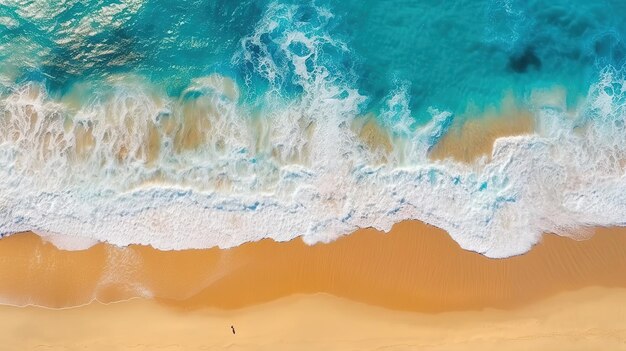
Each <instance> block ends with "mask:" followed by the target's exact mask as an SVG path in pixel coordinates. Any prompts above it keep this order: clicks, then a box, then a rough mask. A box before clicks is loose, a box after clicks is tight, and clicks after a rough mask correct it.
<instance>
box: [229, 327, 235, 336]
mask: <svg viewBox="0 0 626 351" xmlns="http://www.w3.org/2000/svg"><path fill="white" fill-rule="evenodd" d="M230 329H231V330H232V331H233V334H235V327H233V326H232V325H231V326H230Z"/></svg>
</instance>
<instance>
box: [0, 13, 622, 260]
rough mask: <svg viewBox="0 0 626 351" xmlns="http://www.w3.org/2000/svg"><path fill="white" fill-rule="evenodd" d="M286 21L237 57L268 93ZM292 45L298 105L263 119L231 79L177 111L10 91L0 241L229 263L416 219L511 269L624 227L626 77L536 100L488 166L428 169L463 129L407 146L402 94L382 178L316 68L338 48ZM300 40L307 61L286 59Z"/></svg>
mask: <svg viewBox="0 0 626 351" xmlns="http://www.w3.org/2000/svg"><path fill="white" fill-rule="evenodd" d="M277 16H278V17H280V16H286V17H285V18H286V19H287V20H288V16H289V11H286V12H285V13H278V14H276V13H274V14H270V15H268V16H267V18H266V20H265V21H264V22H262V23H260V24H259V25H258V26H257V31H256V32H255V33H253V34H252V35H251V36H250V37H249V38H247V39H246V40H244V42H242V44H243V45H242V47H243V49H242V50H243V51H242V53H241V55H239V56H237V58H236V59H237V60H251V63H253V64H254V65H256V66H255V67H256V68H257V70H258V72H259V73H260V74H262V75H265V77H266V78H267V80H268V81H269V82H270V86H271V87H272V86H276V85H279V84H282V82H283V80H284V79H285V75H284V74H283V73H284V69H285V68H284V67H279V66H278V65H277V64H276V63H275V62H274V61H273V60H272V57H271V55H270V54H269V51H268V52H265V55H264V56H263V55H261V56H260V58H257V57H255V58H253V57H252V56H251V55H247V54H246V49H245V48H246V45H245V44H246V42H252V43H256V44H255V45H259V46H262V45H263V43H262V42H261V41H260V40H258V38H260V35H262V34H263V33H265V32H266V31H269V30H272V28H273V26H275V25H277V24H276V23H275V22H272V21H271V20H270V19H273V18H277ZM294 26H296V25H294ZM285 33H286V34H285V36H284V37H281V38H277V39H276V40H278V41H280V42H279V43H278V44H280V45H279V46H280V47H281V48H282V50H284V51H285V56H286V57H288V58H289V60H290V62H291V64H292V65H293V67H294V77H295V79H296V84H297V85H298V86H300V87H302V90H303V93H302V94H301V96H299V97H298V98H289V99H287V98H283V97H281V96H280V95H279V93H278V90H274V89H270V91H269V92H268V93H267V94H266V96H265V97H264V99H265V103H266V105H267V106H268V107H266V108H264V109H263V113H262V115H258V113H257V112H256V111H253V110H252V109H251V108H249V107H247V106H245V104H243V103H241V101H240V99H239V96H240V95H241V92H240V91H239V88H238V87H236V84H234V83H233V82H232V81H230V80H228V79H226V78H223V77H219V76H210V77H203V78H198V79H197V80H196V81H194V82H193V83H192V84H191V85H190V87H189V88H188V89H187V90H186V91H185V93H184V94H183V96H182V97H181V98H180V99H173V98H171V97H167V95H166V94H164V93H162V92H161V91H160V90H159V89H158V88H156V87H151V86H150V85H149V84H148V83H146V82H143V81H142V80H141V78H139V77H132V76H124V77H110V79H109V80H107V81H105V82H99V83H92V84H93V86H90V85H89V83H82V84H77V85H76V86H75V88H74V93H70V94H67V95H65V96H64V97H63V98H55V97H51V96H48V94H47V92H46V91H45V89H44V88H43V87H41V86H37V85H34V84H26V85H22V86H14V87H11V88H10V89H9V90H10V91H9V93H7V94H6V95H4V96H3V97H2V100H1V101H0V112H1V114H0V233H3V234H8V233H14V232H19V231H27V230H33V231H35V232H39V233H43V234H45V235H46V236H48V237H50V236H52V237H54V235H55V234H62V235H63V238H64V239H63V242H62V243H61V242H59V245H61V246H62V247H66V248H78V246H76V247H75V246H72V245H71V244H68V239H67V238H68V237H76V238H77V239H80V240H78V241H77V242H79V243H81V244H80V245H79V246H80V247H81V248H82V247H84V243H85V242H95V241H106V242H109V243H113V244H116V245H128V244H131V243H139V244H150V245H152V246H154V247H156V248H158V249H184V248H206V247H212V246H219V247H222V248H225V247H232V246H236V245H240V244H242V243H244V242H248V241H255V240H260V239H263V238H272V239H274V240H278V241H285V240H290V239H293V238H295V237H297V236H299V235H301V236H303V238H304V240H305V241H306V242H307V243H315V242H320V241H321V242H328V241H331V240H333V239H335V238H337V237H338V236H340V235H343V234H347V233H350V232H352V231H354V230H355V229H357V228H362V227H375V228H377V229H381V230H385V231H387V230H389V229H390V228H391V226H392V225H393V224H394V223H397V222H399V221H403V220H407V219H418V220H421V221H424V222H426V223H430V224H432V225H435V226H438V227H441V228H443V229H445V230H446V231H448V232H449V233H450V235H451V236H452V237H453V239H454V240H456V241H457V242H458V243H459V244H460V245H461V246H462V247H463V248H465V249H468V250H473V251H477V252H480V253H482V254H485V255H487V256H490V257H507V256H511V255H516V254H521V253H523V252H525V251H527V250H529V249H530V247H531V246H532V245H533V244H535V243H536V242H537V241H538V240H539V238H540V236H541V234H542V233H544V232H555V233H558V234H561V235H569V236H574V235H577V234H576V233H580V230H581V228H587V227H591V226H610V225H623V224H624V223H625V222H626V180H625V179H624V160H625V156H626V154H625V153H626V130H624V128H625V127H624V125H625V122H626V121H625V119H626V111H625V110H624V103H626V91H624V90H626V88H623V86H624V83H625V81H624V76H623V75H622V74H621V73H620V72H618V71H616V70H614V69H611V68H607V69H606V70H605V72H604V73H603V74H602V76H601V79H600V80H599V81H598V82H597V84H595V85H594V86H593V87H592V88H591V90H590V91H589V94H588V97H587V99H586V101H585V102H584V103H583V104H582V105H581V106H580V107H579V108H578V109H577V110H576V111H569V112H568V111H566V109H565V103H564V101H562V100H559V99H557V100H556V101H555V100H554V99H546V98H545V95H542V96H540V98H536V99H531V101H526V102H525V103H526V104H527V105H528V106H529V108H530V109H531V112H532V113H533V114H534V118H535V120H536V125H537V131H536V133H534V134H533V135H528V136H517V137H507V138H501V139H499V140H497V141H496V143H495V145H494V151H493V155H492V160H491V161H490V162H487V160H486V159H483V160H481V161H479V162H478V163H477V164H476V165H464V164H459V163H455V162H453V161H438V162H434V161H430V160H429V159H428V158H427V154H428V149H429V148H430V147H432V144H433V143H434V142H436V141H437V140H438V139H439V138H440V136H441V135H442V133H443V132H445V129H446V128H445V126H446V125H447V123H449V121H450V118H452V115H451V113H449V112H446V111H438V110H437V109H436V108H432V109H431V113H432V115H433V116H432V118H431V122H430V124H428V125H426V126H423V127H421V128H418V129H417V131H413V126H411V122H410V117H411V111H410V110H409V108H408V103H407V101H406V99H407V98H408V97H407V96H406V95H407V94H406V92H405V90H403V89H402V88H398V90H397V91H396V92H392V93H390V95H389V98H388V105H389V111H400V112H396V114H395V115H393V116H391V115H390V116H387V115H385V114H383V115H382V116H380V120H381V122H380V123H381V124H383V125H385V124H386V123H387V122H386V121H389V120H394V123H393V125H392V126H385V127H386V129H387V130H388V134H389V135H392V137H390V138H391V141H392V144H393V150H392V151H390V152H389V153H388V154H385V157H386V160H387V162H386V163H384V164H379V163H378V162H377V160H380V157H381V153H384V151H382V150H381V149H376V150H372V149H370V148H369V147H368V146H367V145H366V144H365V143H364V142H363V141H362V140H360V139H359V137H358V136H357V133H355V131H353V128H352V126H353V121H354V120H355V119H357V118H359V117H358V114H359V113H360V109H359V106H360V104H361V103H362V102H363V100H364V97H363V96H361V95H360V94H359V93H358V91H357V90H356V89H355V88H353V87H351V85H350V84H349V83H347V82H346V81H344V80H343V79H341V78H342V77H336V76H333V74H332V73H331V71H330V70H328V69H327V68H326V67H325V66H324V65H323V64H322V63H321V62H318V58H317V57H316V55H317V54H316V53H317V50H318V49H319V47H320V46H321V45H325V44H328V43H329V42H332V39H331V38H329V37H328V36H325V35H324V33H321V34H319V33H318V34H315V32H313V34H311V32H310V31H308V32H301V31H298V28H297V26H296V27H294V28H292V29H291V30H287V31H285ZM293 41H298V42H300V43H303V45H304V46H305V47H306V48H307V50H306V51H305V52H304V53H299V54H296V53H293V52H291V51H290V48H289V44H290V43H292V42H293ZM333 45H336V46H337V47H342V44H341V43H338V42H337V43H333ZM344 49H345V50H347V48H344ZM261 53H263V50H261ZM302 55H304V56H302ZM307 59H310V60H312V62H314V63H315V65H313V66H311V65H308V66H307V64H306V60H307ZM98 84H100V85H102V86H103V87H102V88H98V87H97V85H98ZM622 89H624V90H622ZM83 91H89V92H91V93H90V95H89V96H88V97H84V96H81V92H83ZM394 106H395V107H396V108H394ZM390 113H391V112H390ZM398 113H399V115H398ZM52 240H54V239H52ZM70 241H71V240H70Z"/></svg>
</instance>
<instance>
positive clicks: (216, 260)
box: [0, 221, 626, 312]
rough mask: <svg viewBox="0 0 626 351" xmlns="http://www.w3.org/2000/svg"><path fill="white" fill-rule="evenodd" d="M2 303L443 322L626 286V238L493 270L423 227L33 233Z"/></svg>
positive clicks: (14, 264) (568, 246)
mask: <svg viewBox="0 0 626 351" xmlns="http://www.w3.org/2000/svg"><path fill="white" fill-rule="evenodd" d="M0 260H1V261H0V263H2V264H1V265H0V297H2V298H3V299H4V301H5V302H8V303H11V304H17V305H26V304H38V305H43V306H47V307H68V306H76V305H81V304H85V303H88V302H90V301H92V300H93V299H98V300H99V301H102V302H113V301H119V300H124V299H128V298H131V297H138V296H141V297H154V298H156V299H157V300H158V301H160V302H162V303H165V304H168V305H170V306H174V307H177V308H182V309H195V308H201V307H214V308H221V309H235V308H242V307H246V306H251V305H255V304H259V303H264V302H268V301H272V300H275V299H278V298H281V297H285V296H289V295H292V294H312V293H327V294H331V295H334V296H338V297H342V298H346V299H350V300H353V301H357V302H363V303H367V304H370V305H376V306H382V307H385V308H391V309H398V310H407V311H419V312H442V311H454V310H471V309H482V308H488V307H492V308H514V307H518V306H521V305H524V304H527V303H530V302H533V301H536V300H539V299H542V298H545V297H548V296H551V295H554V294H557V293H560V292H564V291H572V290H576V289H580V288H584V287H588V286H602V287H626V230H624V229H598V230H597V233H596V235H594V236H593V237H592V238H591V239H589V240H585V241H574V240H572V239H569V238H564V237H558V236H555V235H546V236H544V238H543V241H542V242H541V243H540V244H538V245H536V246H535V247H534V248H533V249H532V250H531V251H530V252H528V253H526V254H524V255H521V256H516V257H511V258H508V259H500V260H494V259H489V258H486V257H484V256H481V255H479V254H476V253H473V252H469V251H465V250H462V249H461V248H460V247H459V246H458V244H457V243H456V242H454V241H453V240H452V239H451V238H450V237H449V236H448V234H447V233H446V232H444V231H442V230H440V229H437V228H435V227H432V226H428V225H425V224H423V223H421V222H417V221H409V222H403V223H399V224H397V225H396V226H394V228H393V229H392V231H391V232H390V233H388V234H384V233H381V232H378V231H376V230H372V229H364V230H360V231H358V232H356V233H354V234H352V235H348V236H345V237H342V238H340V239H338V240H336V241H335V242H332V243H330V244H318V245H314V246H308V245H306V244H304V243H303V242H302V241H301V240H300V239H296V240H292V241H289V242H283V243H277V242H274V241H272V240H262V241H260V242H256V243H247V244H244V245H241V246H239V247H236V248H232V249H228V250H220V249H217V248H215V249H207V250H183V251H159V250H155V249H153V248H151V247H146V246H136V245H132V246H129V247H125V248H120V247H115V246H112V245H108V244H98V245H96V246H93V247H91V248H89V249H87V250H82V251H64V250H59V249H57V248H56V247H55V246H53V245H52V244H50V243H46V242H44V241H42V240H41V239H40V238H39V237H38V236H36V235H34V234H16V235H13V236H10V237H7V238H4V239H2V240H0Z"/></svg>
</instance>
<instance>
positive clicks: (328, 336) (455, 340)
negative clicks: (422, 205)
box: [0, 288, 626, 351]
mask: <svg viewBox="0 0 626 351" xmlns="http://www.w3.org/2000/svg"><path fill="white" fill-rule="evenodd" d="M624 301H626V289H617V288H613V289H610V288H586V289H583V290H579V291H576V292H569V293H565V294H559V295H557V296H554V297H551V298H547V299H544V300H542V301H539V302H537V303H533V304H531V305H527V306H523V307H521V308H517V309H515V310H512V311H502V310H494V309H488V310H483V311H453V312H445V313H440V314H424V313H413V312H403V311H392V310H387V309H383V308H379V307H374V306H370V305H365V304H359V303H356V302H353V301H349V300H345V299H340V298H337V297H333V296H330V295H325V294H315V295H296V296H290V297H287V298H282V299H280V300H277V301H273V302H270V303H267V304H261V305H255V306H252V307H247V308H245V309H241V310H234V311H223V310H215V309H207V308H204V309H198V310H194V311H186V312H180V311H179V310H176V309H172V308H168V307H166V306H163V305H159V304H157V303H156V302H154V301H152V300H140V299H135V300H131V301H127V302H121V303H116V304H111V305H102V304H99V303H93V304H90V305H87V306H83V307H78V308H73V309H64V310H53V309H42V308H35V307H27V308H19V307H9V306H0V318H2V321H3V323H2V329H0V345H1V346H0V348H1V349H6V350H106V351H110V350H133V351H138V350H146V351H147V350H165V351H174V350H177V351H182V350H254V351H263V350H268V351H269V350H271V351H280V350H298V351H308V350H311V351H319V350H325V351H326V350H329V351H330V350H340V351H345V350H362V351H366V350H372V351H373V350H389V351H392V350H398V351H399V350H420V351H421V350H442V351H443V350H446V351H454V350H481V351H489V350H494V351H501V350H507V351H513V350H524V351H525V350H559V351H561V350H568V351H569V350H594V351H595V350H612V351H616V350H626V304H624ZM231 325H232V326H233V327H234V328H235V332H236V334H233V333H232V331H231Z"/></svg>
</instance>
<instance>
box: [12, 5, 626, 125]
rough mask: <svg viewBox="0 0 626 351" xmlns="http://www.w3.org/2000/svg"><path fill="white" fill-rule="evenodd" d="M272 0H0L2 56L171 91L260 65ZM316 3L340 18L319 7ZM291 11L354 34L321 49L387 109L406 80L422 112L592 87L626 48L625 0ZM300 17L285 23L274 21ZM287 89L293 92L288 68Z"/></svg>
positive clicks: (75, 75)
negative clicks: (239, 58) (248, 61)
mask: <svg viewBox="0 0 626 351" xmlns="http://www.w3.org/2000/svg"><path fill="white" fill-rule="evenodd" d="M284 3H289V2H284ZM291 3H293V4H300V3H301V2H299V1H293V2H291ZM270 4H272V3H271V2H268V1H242V2H232V1H163V0H161V1H112V0H107V1H65V2H63V3H62V4H58V3H57V2H56V1H27V0H13V1H11V0H7V1H4V2H3V5H2V7H0V16H2V18H3V20H2V24H1V25H0V47H1V48H2V50H1V51H0V62H2V64H3V66H5V67H6V66H10V67H11V69H12V70H13V71H17V77H15V80H16V81H18V82H23V81H25V80H26V81H27V80H36V81H44V82H45V84H46V85H47V86H48V87H49V88H50V89H51V90H52V91H55V92H59V93H60V94H62V93H63V92H64V91H65V90H66V89H68V86H70V85H71V84H72V83H74V82H76V81H84V80H98V79H102V78H103V77H106V76H109V75H112V74H125V73H133V74H138V75H141V76H143V77H146V79H147V80H149V81H150V82H152V83H153V84H156V85H159V86H161V87H164V88H165V89H166V90H167V92H168V94H170V95H177V94H180V92H181V91H182V90H183V89H184V88H185V87H186V86H187V85H188V84H189V82H190V80H191V79H193V78H194V77H198V76H206V75H209V74H210V73H214V72H218V73H221V74H225V75H228V76H231V77H233V78H235V79H237V80H238V81H242V80H243V79H244V78H245V77H248V76H250V75H254V74H253V73H251V71H252V69H251V68H250V67H247V66H246V65H242V64H236V63H233V57H236V55H237V52H238V51H239V50H240V49H241V41H242V39H243V38H244V37H245V36H246V35H248V34H249V33H251V32H252V31H253V30H254V26H255V25H256V23H257V22H258V21H259V20H260V19H261V17H262V16H263V13H264V11H265V10H266V9H267V8H268V7H269V6H270ZM115 6H117V9H114V10H109V11H108V12H107V11H106V9H107V7H109V8H115ZM314 6H317V7H324V9H326V10H328V11H329V12H330V13H332V16H333V18H330V19H326V18H321V17H323V16H321V15H320V14H319V13H318V11H317V10H316V9H314ZM296 11H297V14H296V15H295V17H296V18H295V19H294V21H299V22H302V23H303V24H306V25H303V26H301V27H299V29H302V30H304V31H309V32H310V33H312V32H315V31H318V32H324V33H327V34H328V35H330V36H331V37H332V38H333V39H334V40H337V41H341V42H343V43H345V45H347V50H346V51H342V50H337V48H336V47H333V45H327V47H324V48H322V50H321V51H323V52H321V53H320V55H323V56H324V57H322V58H320V59H321V60H322V61H324V64H325V65H327V66H328V67H332V69H333V74H337V75H341V76H343V77H342V79H346V80H351V81H353V82H354V83H353V84H355V86H356V87H358V89H359V91H360V93H361V94H363V95H365V96H366V97H368V101H367V104H365V105H364V108H365V109H371V110H374V111H376V110H377V109H380V107H381V105H383V103H382V101H383V100H384V99H385V97H386V96H387V95H389V94H390V93H391V92H392V91H394V90H395V89H398V88H399V87H405V88H406V89H408V91H409V94H408V95H409V97H410V106H411V110H413V111H415V116H414V118H418V119H423V118H427V115H425V114H424V112H425V110H426V108H428V107H429V106H434V107H437V108H439V109H445V110H452V111H453V112H455V113H461V112H464V111H465V109H467V107H468V105H472V106H475V107H478V108H479V109H480V108H482V107H484V106H486V105H489V104H498V103H499V102H500V100H501V99H502V97H503V94H504V93H505V92H507V91H511V92H513V93H514V94H515V95H517V96H520V97H524V96H525V95H527V94H528V93H529V91H530V90H531V89H532V88H534V87H536V86H547V87H551V86H554V85H562V86H565V87H566V88H567V89H568V90H570V91H572V92H573V93H574V94H572V95H575V94H578V93H580V94H584V93H586V91H587V89H588V86H589V84H590V82H592V81H593V79H595V77H596V75H597V73H598V71H599V70H600V69H601V68H602V67H604V66H605V65H607V64H612V65H614V66H618V67H619V66H621V65H622V64H623V63H624V59H625V57H626V45H625V44H624V40H623V38H624V33H625V31H626V24H624V21H623V17H622V16H621V15H620V14H623V13H625V12H626V3H624V2H623V1H598V2H592V3H590V2H587V1H581V2H579V3H572V2H570V1H550V2H544V1H514V0H510V1H457V2H455V3H454V4H450V3H448V4H445V3H441V2H439V1H402V0H387V1H371V2H364V1H355V0H347V1H338V2H335V1H318V2H309V5H302V6H299V7H298V9H297V10H296ZM98 12H100V13H98ZM298 26H299V25H298ZM294 28H295V27H294V24H293V23H284V24H280V25H279V27H278V28H276V29H275V30H274V31H273V34H277V35H280V34H281V33H282V34H284V33H285V32H286V31H289V30H292V29H294ZM262 40H265V41H269V40H271V39H270V38H269V37H268V38H262ZM294 50H297V48H294ZM270 55H272V57H273V58H274V59H275V60H276V61H277V62H280V61H281V60H284V58H281V57H280V53H278V52H271V53H270ZM281 69H283V70H286V71H288V70H290V69H293V68H292V67H288V66H287V65H284V66H283V67H281ZM15 73H16V72H12V75H15ZM253 78H258V77H253ZM252 82H253V84H252V86H250V87H247V89H246V92H245V94H246V95H248V94H249V95H250V96H255V91H256V90H257V89H260V90H263V89H266V88H267V86H266V82H265V81H264V79H262V78H261V79H252ZM281 89H283V90H284V91H285V93H294V90H295V93H297V92H298V87H297V86H293V85H292V84H289V78H287V79H286V81H285V82H283V86H281Z"/></svg>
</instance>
